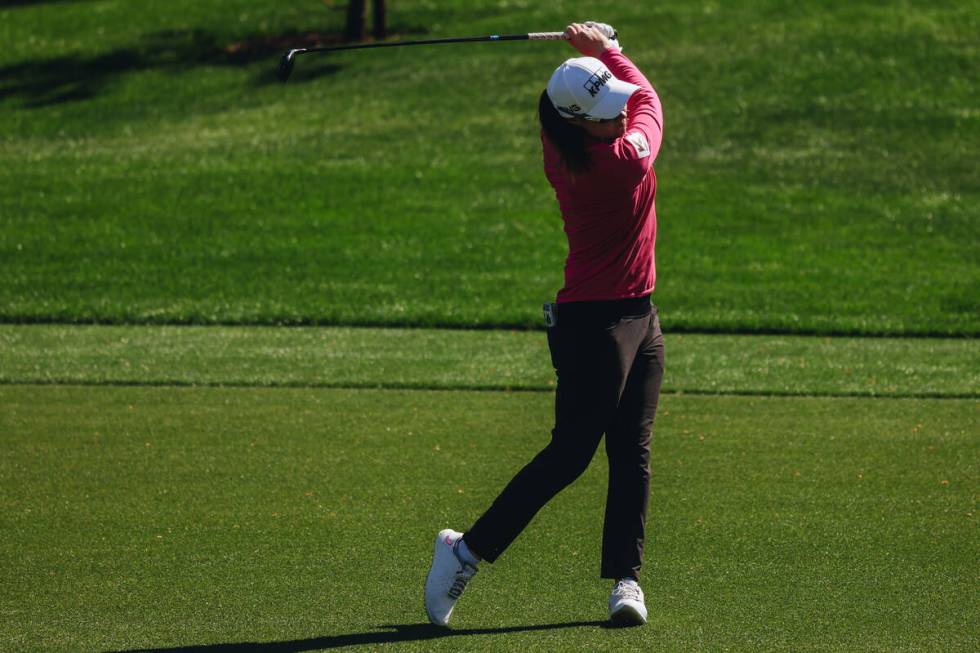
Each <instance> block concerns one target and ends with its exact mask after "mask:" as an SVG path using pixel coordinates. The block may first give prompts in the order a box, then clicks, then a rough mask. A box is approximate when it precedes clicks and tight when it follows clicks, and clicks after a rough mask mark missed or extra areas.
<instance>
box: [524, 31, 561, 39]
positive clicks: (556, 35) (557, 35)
mask: <svg viewBox="0 0 980 653" xmlns="http://www.w3.org/2000/svg"><path fill="white" fill-rule="evenodd" d="M565 38H566V37H565V32H531V33H530V34H528V35H527V40H528V41H564V40H565Z"/></svg>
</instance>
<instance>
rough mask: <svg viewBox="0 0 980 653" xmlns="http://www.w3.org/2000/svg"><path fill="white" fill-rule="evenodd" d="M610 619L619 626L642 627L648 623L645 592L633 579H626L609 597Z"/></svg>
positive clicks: (618, 584)
mask: <svg viewBox="0 0 980 653" xmlns="http://www.w3.org/2000/svg"><path fill="white" fill-rule="evenodd" d="M609 619H610V620H612V622H613V623H614V624H616V625H617V626H642V625H643V624H645V623H646V622H647V606H646V604H644V603H643V590H641V589H640V585H639V583H637V582H636V581H635V580H633V579H632V578H624V579H623V580H621V581H619V582H618V583H616V585H615V586H614V587H613V591H612V594H611V595H610V596H609Z"/></svg>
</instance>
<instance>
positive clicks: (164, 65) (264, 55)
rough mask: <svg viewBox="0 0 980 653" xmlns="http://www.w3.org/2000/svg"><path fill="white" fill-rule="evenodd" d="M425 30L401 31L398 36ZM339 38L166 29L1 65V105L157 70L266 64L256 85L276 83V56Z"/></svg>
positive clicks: (303, 72) (89, 89)
mask: <svg viewBox="0 0 980 653" xmlns="http://www.w3.org/2000/svg"><path fill="white" fill-rule="evenodd" d="M424 32H425V30H422V29H415V28H402V29H399V30H398V33H399V34H406V33H409V34H418V33H424ZM344 42H345V41H344V39H343V37H342V36H341V35H339V34H332V33H326V32H289V33H283V34H253V35H250V36H248V37H246V38H243V39H240V40H237V41H233V42H231V43H226V42H223V41H221V40H220V39H219V38H218V36H217V35H215V34H213V33H211V32H208V31H205V30H200V29H188V30H165V31H160V32H154V33H152V34H147V35H145V36H143V37H142V38H141V39H140V40H139V43H138V44H137V45H135V46H133V47H125V48H117V49H115V50H111V51H109V52H104V53H102V54H96V55H83V54H75V55H65V56H61V57H54V58H50V59H37V60H28V61H22V62H19V63H14V64H10V65H7V66H2V67H0V102H2V101H4V100H7V99H14V98H19V99H20V100H21V102H22V106H23V107H25V108H38V107H45V106H50V105H54V104H62V103H67V102H77V101H80V100H86V99H89V98H92V97H95V96H96V95H98V94H99V93H101V92H103V91H104V90H105V89H106V88H107V87H108V86H109V85H110V84H111V83H112V82H113V81H115V80H117V79H119V78H120V77H122V76H124V75H127V74H129V73H139V72H143V71H147V70H162V71H166V72H171V73H181V72H185V71H188V70H191V69H194V68H198V67H202V66H225V67H245V66H248V65H250V64H253V63H256V62H258V61H267V62H268V65H267V66H265V67H264V68H263V70H262V71H261V72H260V74H259V76H258V78H257V79H256V80H255V82H257V83H258V84H269V83H278V81H277V80H276V77H275V69H276V66H277V64H278V60H279V56H280V55H281V54H282V53H283V52H285V51H286V50H289V49H290V48H298V47H304V48H305V47H316V46H329V45H338V44H341V43H344ZM338 70H340V67H339V66H337V65H331V64H326V65H317V66H310V65H306V66H302V67H300V69H299V70H298V71H297V73H296V74H295V75H294V76H293V77H291V78H290V83H291V84H296V83H302V82H308V81H311V80H313V79H317V78H319V77H324V76H326V75H331V74H334V73H336V72H337V71H338Z"/></svg>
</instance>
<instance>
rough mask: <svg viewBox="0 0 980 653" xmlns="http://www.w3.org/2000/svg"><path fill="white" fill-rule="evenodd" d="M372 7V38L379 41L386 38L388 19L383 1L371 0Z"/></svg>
mask: <svg viewBox="0 0 980 653" xmlns="http://www.w3.org/2000/svg"><path fill="white" fill-rule="evenodd" d="M371 4H372V6H373V7H374V38H376V39H378V40H379V41H380V40H381V39H383V38H385V37H386V36H388V17H387V12H386V11H385V0H372V2H371Z"/></svg>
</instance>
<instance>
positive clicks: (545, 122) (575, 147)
mask: <svg viewBox="0 0 980 653" xmlns="http://www.w3.org/2000/svg"><path fill="white" fill-rule="evenodd" d="M538 118H539V119H540V120H541V129H542V130H543V131H544V135H545V137H546V138H547V139H548V140H549V141H550V142H551V144H552V145H554V147H555V149H556V150H558V154H559V156H560V157H561V162H562V164H564V166H565V167H566V168H567V169H568V171H569V172H572V173H576V172H585V171H587V170H588V169H589V166H590V165H591V163H592V161H591V159H590V158H589V151H588V150H587V149H586V147H585V144H586V139H585V136H586V133H585V130H584V129H582V128H581V127H577V126H575V125H573V124H571V123H570V122H568V121H567V120H565V119H564V118H562V117H561V114H559V113H558V110H557V109H555V105H553V104H552V103H551V98H549V97H548V91H542V92H541V99H540V100H538Z"/></svg>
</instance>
